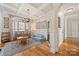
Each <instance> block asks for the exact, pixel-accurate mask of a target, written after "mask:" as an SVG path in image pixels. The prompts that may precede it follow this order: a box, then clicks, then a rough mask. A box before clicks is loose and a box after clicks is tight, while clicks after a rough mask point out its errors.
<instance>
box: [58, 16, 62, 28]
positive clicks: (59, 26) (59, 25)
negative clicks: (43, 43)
mask: <svg viewBox="0 0 79 59" xmlns="http://www.w3.org/2000/svg"><path fill="white" fill-rule="evenodd" d="M60 21H61V19H60V17H58V28H61V24H60V23H61V22H60Z"/></svg>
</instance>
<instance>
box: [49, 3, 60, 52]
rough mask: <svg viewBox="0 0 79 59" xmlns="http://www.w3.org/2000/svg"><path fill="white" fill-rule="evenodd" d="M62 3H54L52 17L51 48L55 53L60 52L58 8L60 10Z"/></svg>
mask: <svg viewBox="0 0 79 59" xmlns="http://www.w3.org/2000/svg"><path fill="white" fill-rule="evenodd" d="M59 7H60V4H52V13H53V15H52V17H51V19H50V25H49V26H50V29H49V31H50V50H51V52H53V53H56V52H58V44H59V39H58V18H57V17H58V16H57V15H58V10H59Z"/></svg>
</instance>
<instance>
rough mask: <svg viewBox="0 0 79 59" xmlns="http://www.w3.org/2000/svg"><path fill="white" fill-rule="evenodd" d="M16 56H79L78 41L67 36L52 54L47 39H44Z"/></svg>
mask: <svg viewBox="0 0 79 59" xmlns="http://www.w3.org/2000/svg"><path fill="white" fill-rule="evenodd" d="M16 56H79V42H78V41H76V40H74V39H73V38H67V39H65V41H64V43H63V44H62V45H61V46H60V49H59V52H57V53H55V54H53V53H52V52H51V51H50V47H49V45H48V41H45V42H43V43H42V44H40V45H36V46H33V47H31V48H29V49H26V50H24V51H22V52H19V53H17V54H16Z"/></svg>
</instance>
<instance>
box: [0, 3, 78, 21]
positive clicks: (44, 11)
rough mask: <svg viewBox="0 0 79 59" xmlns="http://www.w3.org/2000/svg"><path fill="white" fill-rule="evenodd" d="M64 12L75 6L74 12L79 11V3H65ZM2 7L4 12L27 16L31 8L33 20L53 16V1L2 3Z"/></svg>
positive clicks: (63, 5)
mask: <svg viewBox="0 0 79 59" xmlns="http://www.w3.org/2000/svg"><path fill="white" fill-rule="evenodd" d="M60 7H61V8H60V11H61V12H62V13H66V14H68V13H67V9H69V8H74V10H73V12H72V13H74V12H79V4H77V3H76V4H75V3H72V4H71V3H66V4H65V3H63V4H62V5H61V6H60ZM0 9H1V10H2V12H3V13H7V14H14V15H18V16H23V17H27V9H29V17H30V18H31V19H33V20H40V19H41V20H49V19H50V17H51V16H53V13H52V11H53V4H52V3H1V4H0Z"/></svg>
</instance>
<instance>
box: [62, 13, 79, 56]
mask: <svg viewBox="0 0 79 59" xmlns="http://www.w3.org/2000/svg"><path fill="white" fill-rule="evenodd" d="M78 24H79V23H78V16H77V15H76V14H72V15H67V16H65V38H64V39H65V40H64V43H63V47H64V48H63V50H62V52H63V53H64V54H65V55H68V56H72V55H73V56H74V55H76V56H77V55H78V56H79V37H78V35H79V34H78V33H79V29H78V27H79V25H78Z"/></svg>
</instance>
